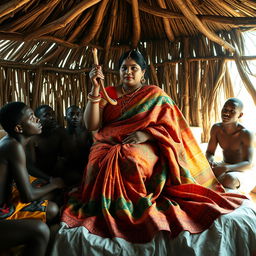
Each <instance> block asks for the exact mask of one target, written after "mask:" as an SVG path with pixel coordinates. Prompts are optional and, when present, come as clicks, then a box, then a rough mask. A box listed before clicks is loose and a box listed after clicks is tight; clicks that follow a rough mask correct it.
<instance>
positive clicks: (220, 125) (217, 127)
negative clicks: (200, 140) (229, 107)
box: [211, 123, 222, 131]
mask: <svg viewBox="0 0 256 256" xmlns="http://www.w3.org/2000/svg"><path fill="white" fill-rule="evenodd" d="M221 127H222V123H215V124H214V125H213V126H212V128H211V131H217V130H219V129H221Z"/></svg>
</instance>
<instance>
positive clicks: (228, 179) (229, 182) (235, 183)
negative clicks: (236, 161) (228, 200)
mask: <svg viewBox="0 0 256 256" xmlns="http://www.w3.org/2000/svg"><path fill="white" fill-rule="evenodd" d="M219 181H220V183H221V184H222V185H223V186H224V187H225V188H231V189H237V188H238V187H239V186H240V182H239V180H238V178H237V177H235V176H234V175H232V174H231V173H226V174H225V175H222V176H221V178H220V179H219Z"/></svg>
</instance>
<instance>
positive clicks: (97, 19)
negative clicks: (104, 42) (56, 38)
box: [81, 0, 109, 46]
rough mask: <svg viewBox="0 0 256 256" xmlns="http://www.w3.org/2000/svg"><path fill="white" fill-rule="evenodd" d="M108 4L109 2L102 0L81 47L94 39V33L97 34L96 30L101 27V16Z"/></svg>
mask: <svg viewBox="0 0 256 256" xmlns="http://www.w3.org/2000/svg"><path fill="white" fill-rule="evenodd" d="M108 2H109V0H102V1H101V3H100V6H99V8H98V10H97V14H96V17H95V19H94V21H93V24H92V26H91V28H90V31H89V32H88V33H87V35H86V36H85V37H84V38H83V39H82V40H81V45H82V46H86V45H87V44H88V43H90V42H91V40H92V39H93V38H94V37H95V35H96V33H97V32H98V30H99V28H100V26H101V23H102V20H103V17H104V15H103V14H104V12H105V9H106V7H107V4H108Z"/></svg>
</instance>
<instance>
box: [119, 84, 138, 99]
mask: <svg viewBox="0 0 256 256" xmlns="http://www.w3.org/2000/svg"><path fill="white" fill-rule="evenodd" d="M141 87H142V85H140V86H139V87H138V88H136V89H135V90H131V89H128V90H127V91H126V90H125V89H124V86H123V85H122V87H121V91H122V94H123V95H127V96H128V95H129V94H130V93H132V95H130V97H131V96H133V94H134V93H136V92H137V91H139V90H140V88H141Z"/></svg>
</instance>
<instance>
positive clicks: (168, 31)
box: [157, 0, 174, 41]
mask: <svg viewBox="0 0 256 256" xmlns="http://www.w3.org/2000/svg"><path fill="white" fill-rule="evenodd" d="M157 2H158V4H159V6H160V7H161V8H163V9H166V4H165V2H164V0H157ZM162 20H163V24H164V29H165V33H166V35H167V38H168V39H169V40H170V41H173V40H174V34H173V32H172V29H171V26H170V22H169V20H168V19H167V18H165V17H163V18H162Z"/></svg>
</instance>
